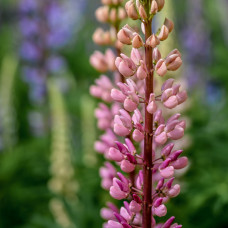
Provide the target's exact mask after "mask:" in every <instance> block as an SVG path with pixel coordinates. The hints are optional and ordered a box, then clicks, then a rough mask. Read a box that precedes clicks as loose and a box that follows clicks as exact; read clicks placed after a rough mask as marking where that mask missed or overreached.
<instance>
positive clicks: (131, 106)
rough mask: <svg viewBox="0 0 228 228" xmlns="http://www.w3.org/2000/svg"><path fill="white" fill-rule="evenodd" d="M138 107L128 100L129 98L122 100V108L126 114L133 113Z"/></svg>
mask: <svg viewBox="0 0 228 228" xmlns="http://www.w3.org/2000/svg"><path fill="white" fill-rule="evenodd" d="M137 107H138V104H137V103H135V102H134V101H133V100H132V99H130V98H129V97H127V98H126V99H125V100H124V108H125V109H126V110H127V111H128V112H133V111H134V110H135V109H136V108H137Z"/></svg>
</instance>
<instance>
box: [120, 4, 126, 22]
mask: <svg viewBox="0 0 228 228" xmlns="http://www.w3.org/2000/svg"><path fill="white" fill-rule="evenodd" d="M126 16H127V14H126V11H125V10H124V8H122V7H119V9H118V18H119V19H120V20H124V19H125V18H126Z"/></svg>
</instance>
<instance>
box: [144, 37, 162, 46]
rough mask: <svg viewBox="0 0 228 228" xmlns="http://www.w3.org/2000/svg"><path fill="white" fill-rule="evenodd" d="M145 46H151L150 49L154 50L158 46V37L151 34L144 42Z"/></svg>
mask: <svg viewBox="0 0 228 228" xmlns="http://www.w3.org/2000/svg"><path fill="white" fill-rule="evenodd" d="M146 44H147V45H149V46H151V47H152V48H155V47H156V46H157V45H159V44H160V41H159V39H158V37H157V36H156V35H154V34H152V35H151V36H150V37H149V38H148V39H147V40H146Z"/></svg>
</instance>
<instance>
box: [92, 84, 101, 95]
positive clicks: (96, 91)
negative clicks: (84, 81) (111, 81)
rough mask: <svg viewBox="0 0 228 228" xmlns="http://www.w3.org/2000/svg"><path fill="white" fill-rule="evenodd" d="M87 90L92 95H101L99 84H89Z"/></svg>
mask: <svg viewBox="0 0 228 228" xmlns="http://www.w3.org/2000/svg"><path fill="white" fill-rule="evenodd" d="M89 92H90V94H91V95H92V96H94V97H101V96H102V93H103V90H102V89H101V88H100V87H99V86H95V85H92V86H90V89H89Z"/></svg>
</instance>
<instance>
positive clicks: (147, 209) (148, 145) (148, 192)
mask: <svg viewBox="0 0 228 228" xmlns="http://www.w3.org/2000/svg"><path fill="white" fill-rule="evenodd" d="M144 26H145V39H146V40H147V38H148V37H150V36H151V35H152V28H151V26H152V20H150V21H148V22H145V23H144ZM152 51H153V50H152V48H151V47H149V46H146V47H145V52H146V66H147V70H148V72H149V73H148V76H147V78H146V79H145V101H146V102H148V101H149V98H150V94H151V93H153V90H154V88H153V87H154V85H153V84H154V83H153V76H154V73H153V68H154V67H153V59H152ZM152 148H153V115H152V114H150V113H148V112H147V109H146V105H145V139H144V164H145V165H144V167H143V174H144V175H143V177H144V181H143V183H144V185H143V186H144V187H143V192H144V197H143V228H151V227H152V212H151V205H152V167H153V161H152Z"/></svg>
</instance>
